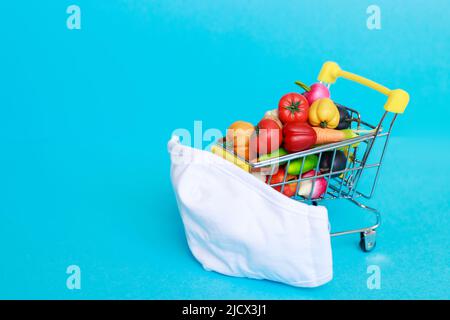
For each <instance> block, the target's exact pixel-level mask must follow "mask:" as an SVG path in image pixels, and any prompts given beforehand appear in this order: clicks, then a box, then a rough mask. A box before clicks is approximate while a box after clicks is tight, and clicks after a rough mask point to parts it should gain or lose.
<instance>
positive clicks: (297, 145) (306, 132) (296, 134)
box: [283, 122, 317, 152]
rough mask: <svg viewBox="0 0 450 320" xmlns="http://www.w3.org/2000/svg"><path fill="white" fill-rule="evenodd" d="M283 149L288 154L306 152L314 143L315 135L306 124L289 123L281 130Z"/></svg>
mask: <svg viewBox="0 0 450 320" xmlns="http://www.w3.org/2000/svg"><path fill="white" fill-rule="evenodd" d="M283 136H284V145H283V146H284V148H285V149H286V151H289V152H298V151H302V150H306V149H308V148H309V147H311V146H312V145H314V144H315V143H316V140H317V134H316V131H314V129H313V128H311V126H310V125H309V124H307V123H303V122H290V123H287V124H286V125H285V126H284V128H283Z"/></svg>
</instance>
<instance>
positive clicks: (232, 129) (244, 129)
mask: <svg viewBox="0 0 450 320" xmlns="http://www.w3.org/2000/svg"><path fill="white" fill-rule="evenodd" d="M254 131H255V127H254V126H253V124H251V123H250V122H246V121H236V122H234V123H232V124H231V126H229V127H228V130H227V141H228V143H232V144H233V150H234V153H235V154H237V155H238V156H240V157H242V158H244V159H246V160H248V159H249V142H250V137H251V135H252V134H253V132H254Z"/></svg>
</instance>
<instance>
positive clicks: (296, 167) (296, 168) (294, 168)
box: [288, 154, 319, 176]
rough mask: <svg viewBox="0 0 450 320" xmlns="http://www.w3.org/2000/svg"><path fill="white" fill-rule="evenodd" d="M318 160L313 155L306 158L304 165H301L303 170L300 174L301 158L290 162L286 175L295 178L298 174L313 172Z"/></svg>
mask: <svg viewBox="0 0 450 320" xmlns="http://www.w3.org/2000/svg"><path fill="white" fill-rule="evenodd" d="M318 160H319V158H318V157H317V156H316V155H315V154H311V155H309V156H306V158H305V164H304V165H303V170H302V172H300V169H301V168H302V162H303V158H300V159H295V160H293V161H291V163H290V164H289V167H288V174H291V175H294V176H295V175H298V174H300V173H304V172H308V171H310V170H313V169H314V168H316V166H317V161H318Z"/></svg>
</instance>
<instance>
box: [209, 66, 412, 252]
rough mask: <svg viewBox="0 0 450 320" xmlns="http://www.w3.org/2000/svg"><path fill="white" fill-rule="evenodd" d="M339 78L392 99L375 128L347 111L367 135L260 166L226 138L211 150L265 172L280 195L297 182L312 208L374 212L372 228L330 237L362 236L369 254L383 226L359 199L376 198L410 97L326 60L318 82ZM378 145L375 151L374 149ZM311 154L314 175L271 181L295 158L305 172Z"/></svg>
mask: <svg viewBox="0 0 450 320" xmlns="http://www.w3.org/2000/svg"><path fill="white" fill-rule="evenodd" d="M339 77H342V78H346V79H348V80H352V81H355V82H358V83H360V84H362V85H365V86H368V87H370V88H372V89H374V90H376V91H379V92H381V93H382V94H384V95H386V96H387V97H388V100H387V102H386V104H385V105H384V109H385V112H384V113H383V115H382V117H381V119H380V121H379V122H378V124H377V125H372V124H370V123H368V122H366V121H364V120H362V119H361V115H360V113H359V112H358V111H356V110H354V109H351V108H348V107H344V108H345V109H346V110H347V111H348V112H349V114H350V116H351V117H350V121H351V128H352V129H355V130H358V131H360V132H364V131H365V132H366V134H361V135H359V136H358V137H355V138H352V139H348V140H345V141H342V142H337V143H330V144H326V145H321V146H316V147H314V148H312V149H309V150H305V151H301V152H297V153H292V154H287V155H284V156H281V157H278V158H273V159H269V160H264V161H260V162H257V161H246V160H245V159H243V158H241V157H239V156H237V155H235V154H234V152H233V149H232V147H231V148H230V146H228V145H227V143H226V141H225V140H224V139H222V140H220V141H219V142H218V143H217V144H216V145H214V146H213V147H212V150H211V151H212V152H214V153H215V154H218V155H220V156H222V157H224V158H226V159H228V160H230V161H232V162H234V163H235V164H236V165H238V166H240V167H241V168H242V169H244V170H247V171H248V172H261V171H265V172H266V173H267V171H268V179H267V183H268V184H269V185H270V186H272V187H278V189H279V191H281V192H282V193H283V191H284V188H286V187H287V185H292V184H293V183H294V184H296V188H297V190H296V192H295V195H294V196H293V197H292V199H295V200H298V201H303V202H306V203H309V204H313V205H317V204H318V203H319V202H321V201H325V200H332V199H348V200H350V201H351V202H352V203H354V204H356V205H357V206H359V207H360V208H363V209H365V210H366V211H367V212H369V213H372V214H373V215H374V217H375V222H374V224H372V225H370V226H367V227H363V228H359V229H353V230H345V231H340V232H333V233H331V236H340V235H346V234H352V233H359V234H360V247H361V249H362V250H363V251H366V252H368V251H371V250H372V249H373V248H374V247H375V244H376V229H377V228H378V227H379V225H380V222H381V216H380V212H379V211H378V210H377V209H375V208H372V207H369V206H367V205H365V204H363V203H362V202H361V201H360V199H361V198H366V199H370V198H371V197H372V196H373V194H374V190H375V185H376V183H377V180H378V175H379V172H380V168H381V164H382V161H383V157H384V154H385V151H386V147H387V145H388V141H389V137H390V134H391V131H392V127H393V125H394V122H395V120H396V118H397V115H398V114H399V113H403V112H404V110H405V108H406V106H407V104H408V102H409V95H408V93H407V92H405V91H403V90H401V89H396V90H390V89H388V88H386V87H384V86H382V85H380V84H378V83H376V82H373V81H371V80H368V79H366V78H363V77H361V76H358V75H356V74H353V73H350V72H346V71H343V70H341V69H340V68H339V66H338V65H337V64H336V63H334V62H326V63H325V64H324V65H323V67H322V70H321V71H320V73H319V76H318V80H319V81H320V82H321V83H324V84H326V85H327V86H328V87H329V86H330V84H333V83H335V81H336V79H337V78H339ZM341 107H343V106H341ZM383 125H385V126H383ZM376 145H377V148H375V146H376ZM378 147H379V148H378ZM376 149H379V152H372V151H374V150H376ZM338 151H339V152H344V154H345V155H346V157H347V161H346V165H345V168H344V169H342V170H338V171H333V168H334V162H335V159H336V153H337V152H338ZM330 152H331V153H332V157H331V165H330V170H329V171H328V172H321V171H320V169H319V164H320V162H321V158H322V157H323V156H324V154H325V153H328V154H327V156H329V155H330ZM310 155H316V156H317V157H318V161H317V165H316V168H315V169H314V171H315V174H314V175H313V176H309V177H303V178H302V174H300V175H299V177H298V178H297V179H295V180H289V181H288V180H287V177H288V170H285V174H284V179H283V180H282V181H281V182H277V183H272V181H271V180H272V177H273V175H274V173H275V172H276V171H277V168H278V167H279V166H281V165H283V166H286V168H288V167H289V165H290V164H291V162H293V161H294V160H297V161H298V160H299V159H300V160H301V169H300V172H303V168H304V165H305V159H306V158H307V156H310ZM369 171H370V172H371V173H370V174H368V172H369ZM362 176H367V177H368V181H364V183H365V185H364V187H365V188H366V189H367V191H364V190H363V189H364V188H363V185H362V184H363V182H362V180H366V179H362ZM321 178H323V179H326V181H327V184H326V190H325V193H323V195H322V196H321V197H320V198H313V197H312V191H313V189H314V184H315V183H316V182H317V181H318V179H321ZM306 181H310V182H309V183H312V187H311V192H310V193H309V195H307V196H305V195H302V196H299V195H298V194H299V188H300V187H301V185H302V183H305V182H306Z"/></svg>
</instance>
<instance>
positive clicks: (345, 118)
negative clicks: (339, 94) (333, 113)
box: [335, 103, 352, 130]
mask: <svg viewBox="0 0 450 320" xmlns="http://www.w3.org/2000/svg"><path fill="white" fill-rule="evenodd" d="M335 104H336V106H337V108H338V110H339V124H338V126H337V127H336V129H337V130H342V129H348V128H350V125H351V122H352V116H351V115H350V112H348V111H347V109H345V107H344V106H342V105H340V104H337V103H335Z"/></svg>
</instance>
